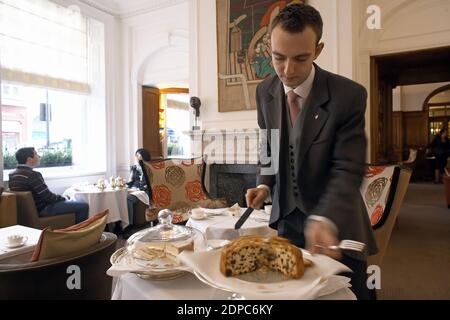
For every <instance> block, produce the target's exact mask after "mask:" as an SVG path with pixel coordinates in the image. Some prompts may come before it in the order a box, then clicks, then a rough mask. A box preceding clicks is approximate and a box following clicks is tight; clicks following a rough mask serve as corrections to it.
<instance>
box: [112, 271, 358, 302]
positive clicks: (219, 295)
mask: <svg viewBox="0 0 450 320" xmlns="http://www.w3.org/2000/svg"><path fill="white" fill-rule="evenodd" d="M116 279H117V282H116V286H115V288H114V291H113V294H112V299H113V300H226V299H227V298H228V297H230V296H231V293H230V292H226V291H222V290H219V289H215V288H212V287H210V286H208V285H206V284H204V283H203V282H201V281H200V280H198V279H197V278H196V277H195V276H194V275H193V274H190V273H189V274H187V275H185V276H183V277H181V278H178V279H173V280H166V281H152V280H143V279H141V278H138V277H137V276H136V275H135V274H131V273H128V274H125V275H123V276H120V277H118V278H116ZM355 299H356V297H355V295H354V294H353V292H351V290H350V289H349V288H344V289H340V290H338V291H336V292H334V293H332V294H330V295H327V296H322V297H320V298H319V300H355Z"/></svg>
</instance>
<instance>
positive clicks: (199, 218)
mask: <svg viewBox="0 0 450 320" xmlns="http://www.w3.org/2000/svg"><path fill="white" fill-rule="evenodd" d="M191 218H192V219H194V220H203V219H206V218H208V215H207V214H204V215H202V216H200V217H194V216H192V215H191Z"/></svg>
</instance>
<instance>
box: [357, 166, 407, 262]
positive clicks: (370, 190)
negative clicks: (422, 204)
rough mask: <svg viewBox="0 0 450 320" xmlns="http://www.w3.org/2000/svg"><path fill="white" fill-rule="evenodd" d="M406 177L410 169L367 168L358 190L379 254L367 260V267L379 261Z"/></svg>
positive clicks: (401, 196) (381, 257)
mask: <svg viewBox="0 0 450 320" xmlns="http://www.w3.org/2000/svg"><path fill="white" fill-rule="evenodd" d="M410 178H411V170H410V169H408V168H405V167H400V166H398V165H390V166H370V165H369V166H368V167H367V170H366V176H365V177H364V179H363V183H362V185H361V190H360V191H361V195H362V197H363V199H364V203H365V205H366V209H367V213H368V214H369V218H370V222H371V224H372V228H373V231H374V235H375V240H376V242H377V246H378V251H379V252H378V253H377V254H376V255H373V256H370V257H369V261H368V262H369V264H373V265H378V266H381V264H382V262H383V258H384V255H385V253H386V249H387V246H388V244H389V240H390V238H391V234H392V230H393V229H394V225H395V223H396V221H397V218H398V214H399V212H400V207H401V205H402V202H403V199H404V197H405V194H406V191H407V189H408V185H409V180H410Z"/></svg>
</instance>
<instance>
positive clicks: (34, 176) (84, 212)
mask: <svg viewBox="0 0 450 320" xmlns="http://www.w3.org/2000/svg"><path fill="white" fill-rule="evenodd" d="M16 159H17V162H18V165H17V168H16V170H14V171H13V172H11V173H10V174H9V189H10V190H11V191H31V193H32V194H33V199H34V203H35V204H36V209H37V211H38V213H39V216H41V217H45V216H54V215H60V214H65V213H75V220H76V223H79V222H81V221H83V220H86V219H87V218H88V216H89V206H88V204H87V203H84V202H77V201H67V199H66V198H64V197H62V196H60V195H57V194H54V193H53V192H51V191H50V190H49V189H48V187H47V185H46V184H45V182H44V178H43V177H42V174H41V173H40V172H37V171H34V170H33V167H36V166H38V165H39V163H40V161H41V157H40V156H39V155H38V154H37V153H36V150H35V149H34V148H32V147H31V148H22V149H19V150H17V152H16Z"/></svg>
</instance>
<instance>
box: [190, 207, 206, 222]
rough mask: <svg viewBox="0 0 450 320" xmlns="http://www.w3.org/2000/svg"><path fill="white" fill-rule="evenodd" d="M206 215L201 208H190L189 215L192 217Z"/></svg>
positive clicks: (201, 217)
mask: <svg viewBox="0 0 450 320" xmlns="http://www.w3.org/2000/svg"><path fill="white" fill-rule="evenodd" d="M205 216H206V213H205V211H204V210H203V209H202V208H194V209H192V210H191V217H192V218H194V219H203V218H204V217H205Z"/></svg>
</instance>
